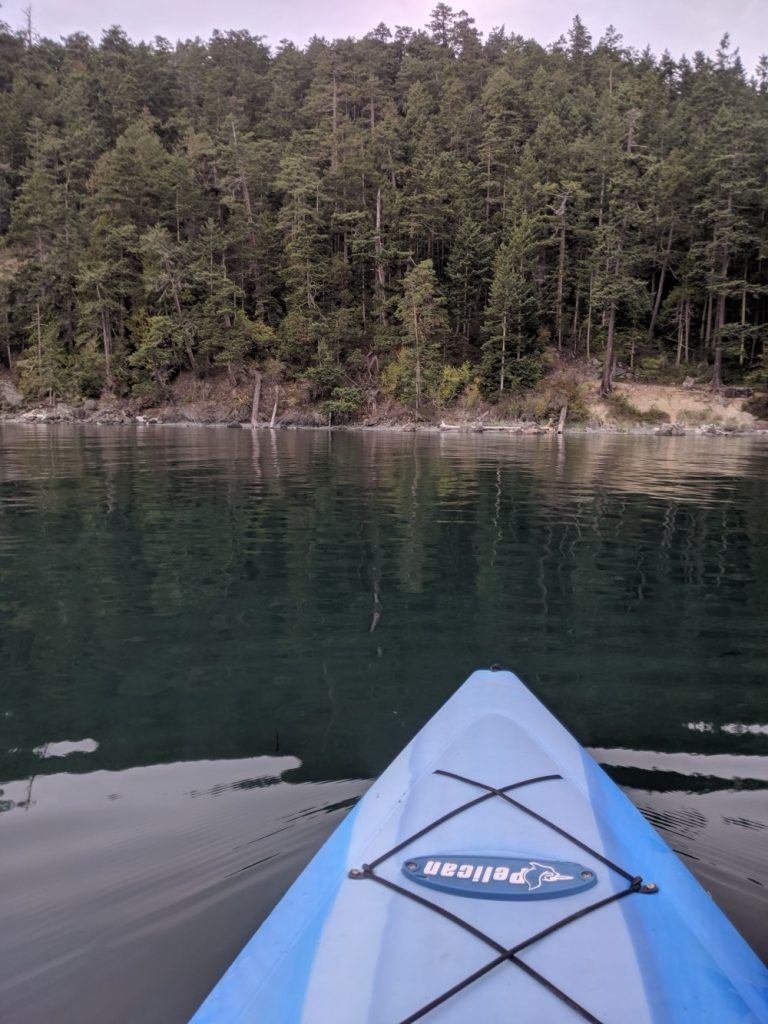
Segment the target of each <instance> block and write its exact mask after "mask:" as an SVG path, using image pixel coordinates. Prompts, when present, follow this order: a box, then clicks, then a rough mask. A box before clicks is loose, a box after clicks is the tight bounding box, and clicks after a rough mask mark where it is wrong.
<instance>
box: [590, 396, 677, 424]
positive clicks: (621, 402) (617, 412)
mask: <svg viewBox="0 0 768 1024" xmlns="http://www.w3.org/2000/svg"><path fill="white" fill-rule="evenodd" d="M605 404H606V405H607V406H608V410H609V412H610V414H611V416H613V418H614V419H616V420H618V421H619V422H620V423H645V424H647V425H649V426H650V425H653V424H656V423H669V413H666V412H664V410H663V409H658V408H657V407H656V406H655V405H652V406H651V407H650V408H649V409H646V410H645V411H641V410H640V409H637V408H635V406H634V405H632V403H631V402H630V401H629V399H628V398H626V397H625V396H624V395H622V394H620V393H619V392H617V391H614V392H613V393H612V394H610V395H608V396H607V397H606V398H605Z"/></svg>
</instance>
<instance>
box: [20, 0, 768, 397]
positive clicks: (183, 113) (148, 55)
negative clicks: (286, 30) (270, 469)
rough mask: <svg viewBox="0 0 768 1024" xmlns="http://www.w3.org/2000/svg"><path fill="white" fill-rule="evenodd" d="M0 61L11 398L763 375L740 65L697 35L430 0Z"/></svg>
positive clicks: (510, 386)
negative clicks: (305, 39)
mask: <svg viewBox="0 0 768 1024" xmlns="http://www.w3.org/2000/svg"><path fill="white" fill-rule="evenodd" d="M0 52H2V53H3V58H4V62H3V67H2V74H0V78H1V79H2V81H1V82H0V88H1V89H2V96H3V118H2V119H0V120H1V121H2V123H0V167H1V168H2V174H0V361H2V362H3V363H4V364H6V365H9V366H10V365H12V366H14V367H16V366H18V369H19V373H20V374H22V376H23V378H24V386H25V388H26V389H27V390H28V392H29V393H30V394H33V393H34V394H38V393H39V394H44V393H45V394H49V395H51V394H58V393H61V394H64V393H67V394H69V393H72V394H80V395H88V396H94V395H97V394H100V393H102V392H106V393H108V394H114V395H126V394H129V393H131V392H133V393H136V394H139V393H141V394H153V395H155V396H157V395H161V394H164V393H165V392H166V391H167V389H168V388H170V387H171V386H172V384H173V381H174V378H175V377H176V376H177V375H178V374H180V373H181V372H182V371H188V372H191V373H192V374H193V375H194V376H196V377H204V376H206V375H207V374H222V373H226V374H227V375H228V377H229V378H230V380H231V381H232V383H233V384H234V383H236V381H237V380H238V378H243V377H249V376H250V375H251V373H252V370H253V369H254V366H253V365H251V364H257V365H259V366H263V365H264V363H265V362H266V361H267V360H270V359H280V360H281V361H282V363H283V364H284V366H285V369H286V374H287V375H289V376H290V377H292V378H293V379H296V378H299V379H301V378H302V377H303V378H304V379H305V380H306V381H307V384H308V386H309V392H310V394H311V395H312V396H314V397H313V400H314V401H317V402H325V401H333V400H338V401H342V398H338V399H333V398H332V396H333V394H334V392H335V391H336V389H339V388H347V387H352V386H354V385H355V383H356V382H362V381H364V382H365V387H366V389H367V388H369V387H371V388H374V389H375V387H376V386H377V384H381V386H382V388H383V389H384V390H385V392H386V393H388V394H390V395H392V396H393V397H396V398H397V399H398V400H399V401H401V402H403V403H405V404H407V405H408V406H410V407H412V408H413V409H419V408H420V406H421V405H422V404H424V403H428V402H436V403H444V402H446V401H450V400H452V398H451V397H450V396H454V397H456V396H458V395H459V394H461V393H462V392H463V391H464V392H469V391H470V390H471V389H472V388H479V389H480V390H482V393H483V394H484V395H485V396H486V397H487V398H489V399H490V400H492V401H496V400H499V399H503V398H505V397H506V396H507V394H509V393H510V392H512V393H515V394H517V393H520V394H522V393H523V392H524V391H526V390H527V389H530V388H531V387H534V386H541V374H542V372H543V368H544V367H545V365H546V364H545V363H541V362H540V360H541V359H542V357H541V356H540V354H539V353H541V350H542V349H543V348H544V347H545V346H546V345H547V344H549V345H551V346H553V347H556V349H557V351H558V356H559V357H565V356H566V355H568V354H571V355H573V356H575V357H581V358H586V357H588V358H594V357H595V356H597V357H599V358H601V359H602V361H603V365H604V369H605V373H604V382H603V383H604V387H605V389H606V390H610V386H611V382H612V371H613V365H614V361H615V359H616V358H617V357H618V356H620V357H621V362H622V364H626V363H627V362H628V356H629V353H630V351H631V352H633V353H635V369H636V371H637V373H638V375H639V376H640V377H641V378H642V379H659V377H663V378H664V379H674V377H675V374H678V375H683V374H685V373H687V372H688V371H689V369H690V367H691V366H692V365H695V366H702V367H707V369H706V373H707V375H708V377H709V378H710V379H714V382H715V383H716V384H719V382H720V381H721V380H723V379H727V380H731V381H738V380H750V379H751V380H754V381H755V382H757V383H760V381H764V379H765V371H764V366H765V358H766V339H767V338H768V329H767V328H766V318H767V317H768V303H766V295H768V261H766V259H765V253H766V252H768V208H767V204H768V150H767V147H766V142H765V140H766V138H768V108H767V107H766V91H765V74H764V71H765V69H764V68H763V70H762V71H760V72H759V73H758V75H757V76H756V77H755V78H754V79H751V78H749V77H748V75H747V74H745V73H744V71H743V69H742V68H741V66H740V65H739V63H738V62H737V61H736V60H735V58H734V56H733V55H732V54H730V52H729V51H728V49H727V47H722V48H721V50H720V51H719V52H718V56H717V59H716V60H710V59H708V58H706V57H704V56H701V57H698V56H697V58H696V60H695V61H694V62H693V63H691V62H688V61H687V60H685V59H682V60H681V61H679V62H677V61H675V60H674V59H673V58H672V57H671V56H669V55H668V54H665V55H664V56H663V57H661V58H659V59H658V60H657V59H655V58H654V57H652V56H651V55H649V54H647V53H643V54H640V53H636V52H634V51H632V50H629V49H626V48H624V47H623V46H622V45H621V43H620V38H619V37H618V36H617V34H616V33H615V32H610V33H608V34H607V35H606V36H605V38H604V39H603V40H601V42H600V43H599V44H597V45H595V44H594V43H593V41H592V37H591V35H590V32H589V30H588V28H587V27H586V26H585V25H584V24H583V23H582V22H581V21H580V19H578V18H576V19H575V20H574V22H573V25H572V28H571V30H570V32H569V33H568V35H567V38H564V39H563V40H562V41H561V42H560V43H558V44H557V45H555V46H553V47H550V48H544V47H541V46H539V45H537V44H535V43H533V42H532V41H530V40H528V41H526V40H523V39H521V38H520V37H518V36H517V35H515V34H513V33H508V32H506V31H505V30H501V29H500V30H495V31H494V32H493V33H491V34H490V35H489V36H488V37H487V39H485V40H484V39H483V38H482V36H481V35H480V33H479V32H478V31H477V29H476V28H475V26H474V24H473V21H472V18H471V17H469V15H467V14H466V13H465V12H463V11H453V10H452V9H451V8H450V7H448V6H447V5H445V4H439V5H438V6H437V7H436V8H435V10H434V11H433V12H432V15H431V18H430V22H429V25H428V27H427V29H426V30H425V31H421V32H418V31H417V32H411V31H410V30H407V29H404V28H403V29H398V30H397V31H396V32H395V33H394V34H392V33H390V32H389V30H388V29H386V27H385V26H380V27H379V28H377V29H376V30H375V31H374V32H373V33H370V34H369V35H367V36H365V37H364V38H362V39H359V40H353V39H345V40H342V41H335V42H329V41H326V40H322V39H314V40H312V42H311V43H310V44H309V45H308V46H306V47H305V48H303V49H302V48H299V47H297V46H294V45H292V44H286V45H284V46H282V45H281V46H280V47H278V48H277V49H276V50H275V51H274V52H270V50H269V48H268V47H267V46H266V45H265V43H264V41H263V40H261V39H259V38H258V37H255V36H251V35H249V34H248V33H240V32H238V33H223V34H222V33H217V34H216V35H215V36H214V37H213V38H212V39H211V40H210V41H208V42H207V43H206V42H202V41H199V40H198V41H195V42H189V41H187V42H179V43H178V44H176V45H175V46H171V45H170V44H168V43H167V42H164V41H162V40H157V41H156V42H154V43H152V44H147V43H143V42H141V43H137V44H133V43H132V42H131V41H130V40H129V39H128V38H127V37H126V35H125V33H123V32H122V30H120V29H118V28H113V29H110V30H109V31H108V32H106V33H105V34H104V36H103V39H102V41H101V42H100V43H99V44H96V45H94V44H93V43H91V42H90V40H88V39H87V38H86V37H84V36H82V35H73V36H71V37H68V38H67V39H64V40H62V41H59V42H55V41H53V40H42V39H41V40H39V41H33V43H32V45H31V46H26V45H22V44H21V41H20V39H19V38H18V37H17V35H15V34H14V33H13V32H12V30H11V29H9V28H8V27H7V26H5V25H2V24H0ZM38 307H39V309H40V311H41V323H40V327H41V330H40V332H38V331H37V328H36V332H35V333H36V338H35V340H34V345H32V344H31V342H30V336H29V322H30V316H31V313H34V312H35V311H36V310H37V309H38ZM38 333H39V334H40V335H41V336H42V343H40V338H38V337H37V334H38ZM466 365H469V366H471V367H472V368H473V369H472V370H471V373H470V377H473V376H476V377H477V384H476V385H475V384H474V383H473V382H472V381H471V380H467V381H465V377H466V372H465V370H464V367H465V366H466ZM347 397H349V396H347ZM339 415H346V414H345V413H343V412H341V411H339Z"/></svg>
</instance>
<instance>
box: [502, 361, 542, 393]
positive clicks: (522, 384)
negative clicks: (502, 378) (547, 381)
mask: <svg viewBox="0 0 768 1024" xmlns="http://www.w3.org/2000/svg"><path fill="white" fill-rule="evenodd" d="M546 372H547V360H546V358H545V356H544V355H543V353H541V352H534V353H532V354H531V355H528V356H523V357H522V358H521V359H513V360H512V361H511V362H510V363H509V366H508V367H507V368H506V377H507V380H508V381H509V382H510V385H512V386H517V387H519V388H535V387H536V385H537V384H538V383H539V381H540V380H541V379H542V378H543V377H544V375H545V373H546Z"/></svg>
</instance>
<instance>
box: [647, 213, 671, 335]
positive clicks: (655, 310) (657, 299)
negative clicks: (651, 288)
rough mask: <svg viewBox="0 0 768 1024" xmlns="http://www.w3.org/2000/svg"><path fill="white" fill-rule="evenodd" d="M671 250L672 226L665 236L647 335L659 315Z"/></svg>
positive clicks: (652, 328)
mask: <svg viewBox="0 0 768 1024" xmlns="http://www.w3.org/2000/svg"><path fill="white" fill-rule="evenodd" d="M671 252H672V228H670V229H669V235H668V236H667V248H666V252H665V253H664V259H663V261H662V264H661V273H660V274H659V286H658V288H657V289H656V297H655V299H654V301H653V312H652V313H651V322H650V324H649V325H648V337H649V338H652V337H653V332H654V331H655V329H656V319H657V317H658V315H659V309H660V308H661V297H662V294H663V292H664V278H665V276H666V273H667V265H668V263H669V256H670V253H671Z"/></svg>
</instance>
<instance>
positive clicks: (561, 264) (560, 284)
mask: <svg viewBox="0 0 768 1024" xmlns="http://www.w3.org/2000/svg"><path fill="white" fill-rule="evenodd" d="M565 203H566V200H565V199H563V212H562V215H561V217H560V254H559V257H558V262H557V350H558V352H560V351H561V350H562V348H563V290H564V278H565Z"/></svg>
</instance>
